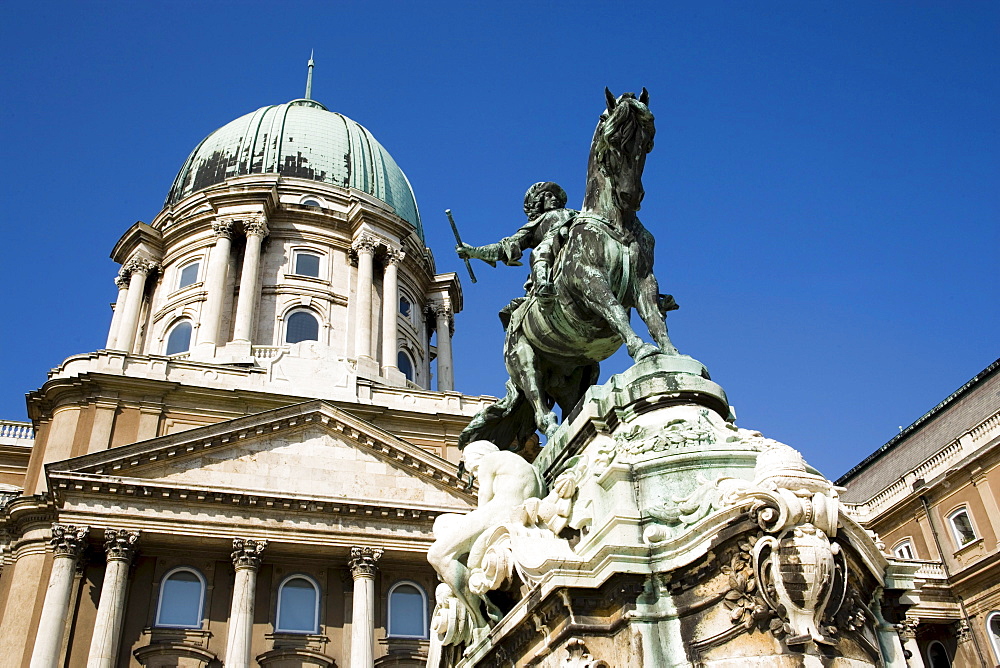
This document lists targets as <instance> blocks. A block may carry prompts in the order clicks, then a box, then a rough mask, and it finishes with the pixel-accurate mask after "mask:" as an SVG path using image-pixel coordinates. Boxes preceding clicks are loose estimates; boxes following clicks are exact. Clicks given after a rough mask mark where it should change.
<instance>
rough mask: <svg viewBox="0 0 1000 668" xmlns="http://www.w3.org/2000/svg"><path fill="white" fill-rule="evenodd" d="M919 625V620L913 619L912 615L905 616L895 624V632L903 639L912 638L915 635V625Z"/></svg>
mask: <svg viewBox="0 0 1000 668" xmlns="http://www.w3.org/2000/svg"><path fill="white" fill-rule="evenodd" d="M918 626H920V620H919V619H914V618H912V617H906V618H904V619H903V621H902V622H900V623H899V624H896V632H897V633H899V637H900V638H902V639H903V640H904V641H905V640H912V639H913V638H916V637H917V627H918Z"/></svg>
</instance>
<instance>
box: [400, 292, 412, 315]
mask: <svg viewBox="0 0 1000 668" xmlns="http://www.w3.org/2000/svg"><path fill="white" fill-rule="evenodd" d="M399 312H400V313H401V314H403V315H404V316H406V317H407V318H409V317H410V313H412V312H413V305H412V304H410V300H409V299H407V298H406V297H400V298H399Z"/></svg>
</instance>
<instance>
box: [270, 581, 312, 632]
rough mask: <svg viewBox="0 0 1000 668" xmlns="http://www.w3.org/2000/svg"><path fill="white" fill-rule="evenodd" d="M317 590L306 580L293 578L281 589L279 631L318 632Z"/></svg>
mask: <svg viewBox="0 0 1000 668" xmlns="http://www.w3.org/2000/svg"><path fill="white" fill-rule="evenodd" d="M316 598H317V594H316V588H315V587H313V585H312V583H311V582H309V581H308V580H306V579H305V578H292V579H291V580H289V581H288V582H286V583H285V584H284V585H282V587H281V598H280V602H279V612H278V630H279V631H295V632H299V633H315V632H316V630H317V629H316Z"/></svg>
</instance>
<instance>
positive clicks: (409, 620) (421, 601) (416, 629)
mask: <svg viewBox="0 0 1000 668" xmlns="http://www.w3.org/2000/svg"><path fill="white" fill-rule="evenodd" d="M389 635H390V636H394V637H396V638H426V637H427V594H425V593H424V590H423V588H422V587H421V586H420V585H418V584H417V583H415V582H397V583H396V584H394V585H393V586H392V589H390V590H389Z"/></svg>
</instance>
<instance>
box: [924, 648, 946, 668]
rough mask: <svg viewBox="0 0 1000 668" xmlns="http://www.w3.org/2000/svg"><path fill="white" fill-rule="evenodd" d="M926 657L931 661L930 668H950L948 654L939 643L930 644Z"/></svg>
mask: <svg viewBox="0 0 1000 668" xmlns="http://www.w3.org/2000/svg"><path fill="white" fill-rule="evenodd" d="M927 655H928V657H929V658H930V660H931V661H930V663H931V667H930V668H951V659H950V658H949V657H948V652H947V651H945V649H944V645H942V644H941V643H939V642H934V643H932V644H931V646H930V649H929V650H928V652H927Z"/></svg>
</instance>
